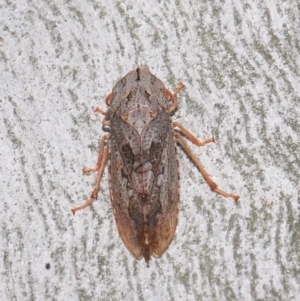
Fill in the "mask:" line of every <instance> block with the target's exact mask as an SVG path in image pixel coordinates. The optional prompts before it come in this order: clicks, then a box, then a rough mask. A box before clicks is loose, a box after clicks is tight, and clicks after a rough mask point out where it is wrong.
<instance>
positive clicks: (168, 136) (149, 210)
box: [110, 112, 179, 259]
mask: <svg viewBox="0 0 300 301" xmlns="http://www.w3.org/2000/svg"><path fill="white" fill-rule="evenodd" d="M111 131H112V132H111V168H110V177H111V179H110V183H111V199H112V204H113V209H114V216H115V219H116V223H117V227H118V231H119V234H120V236H121V238H122V240H123V242H124V244H125V245H126V247H127V248H128V250H129V251H130V252H131V253H132V255H133V256H134V257H136V258H138V259H140V258H141V257H142V256H144V257H145V258H146V256H147V255H145V254H147V253H149V255H150V256H151V255H153V256H155V257H159V256H161V255H162V254H163V253H164V252H165V250H166V249H167V248H168V246H169V245H170V243H171V241H172V239H173V237H174V233H175V229H176V225H177V220H178V202H179V174H178V162H177V156H176V147H175V142H174V137H173V132H172V126H171V122H170V118H169V115H168V113H165V112H162V113H159V114H158V115H157V116H156V117H155V118H154V119H153V120H152V121H151V122H150V124H148V125H147V127H146V128H145V129H144V130H143V132H142V133H141V135H139V134H138V132H137V131H136V130H135V129H134V128H133V127H131V126H130V125H129V124H127V123H126V122H125V121H123V120H122V119H121V118H120V117H117V116H113V117H112V120H111ZM141 166H146V167H145V168H144V170H143V175H142V176H141V175H140V174H139V168H141ZM145 169H149V170H147V171H146V172H145ZM139 179H142V180H143V181H139ZM140 182H142V184H141V183H140ZM141 185H142V186H141Z"/></svg>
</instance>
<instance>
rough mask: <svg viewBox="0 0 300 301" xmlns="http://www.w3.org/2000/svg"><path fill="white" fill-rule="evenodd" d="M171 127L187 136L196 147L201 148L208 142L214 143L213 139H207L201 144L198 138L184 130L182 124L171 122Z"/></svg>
mask: <svg viewBox="0 0 300 301" xmlns="http://www.w3.org/2000/svg"><path fill="white" fill-rule="evenodd" d="M172 124H173V127H178V128H179V129H180V130H181V131H182V133H183V134H184V135H185V136H187V137H188V138H189V139H190V140H191V141H192V142H193V143H194V144H196V145H197V146H203V145H205V144H207V143H210V142H216V141H215V138H214V137H211V138H208V139H206V140H204V141H203V142H201V141H200V140H199V139H198V138H196V137H195V136H194V135H193V134H192V133H191V132H189V131H188V130H187V129H186V128H184V126H183V125H182V124H180V123H179V122H176V121H175V122H173V123H172Z"/></svg>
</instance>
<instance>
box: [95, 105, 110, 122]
mask: <svg viewBox="0 0 300 301" xmlns="http://www.w3.org/2000/svg"><path fill="white" fill-rule="evenodd" d="M94 112H97V113H101V114H102V115H104V116H105V117H104V119H103V121H102V124H103V125H106V126H109V125H110V121H109V120H108V117H107V113H106V112H105V111H103V110H102V109H100V108H99V107H97V108H96V109H95V110H94Z"/></svg>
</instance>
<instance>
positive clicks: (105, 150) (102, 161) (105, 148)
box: [72, 135, 109, 214]
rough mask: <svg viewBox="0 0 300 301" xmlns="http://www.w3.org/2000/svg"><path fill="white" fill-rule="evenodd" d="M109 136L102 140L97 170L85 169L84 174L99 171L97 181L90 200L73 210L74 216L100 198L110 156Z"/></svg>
mask: <svg viewBox="0 0 300 301" xmlns="http://www.w3.org/2000/svg"><path fill="white" fill-rule="evenodd" d="M108 142H109V135H104V136H103V137H102V139H101V143H100V149H99V155H98V161H97V164H96V167H95V168H84V169H83V173H87V172H91V171H98V176H97V181H96V185H95V188H94V190H93V192H92V194H91V196H90V198H89V199H88V200H87V201H86V202H85V203H84V204H83V205H82V206H79V207H76V208H73V209H72V212H73V214H75V212H76V211H78V210H81V209H84V208H86V207H87V206H89V205H90V204H92V203H93V202H94V200H95V199H96V198H97V196H98V191H99V188H100V183H101V179H102V176H103V172H104V167H105V165H106V162H107V159H108V154H109V144H108Z"/></svg>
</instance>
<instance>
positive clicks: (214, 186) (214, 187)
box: [174, 132, 239, 201]
mask: <svg viewBox="0 0 300 301" xmlns="http://www.w3.org/2000/svg"><path fill="white" fill-rule="evenodd" d="M174 136H175V138H176V140H177V141H179V142H180V143H181V145H182V146H183V148H184V149H185V150H186V152H187V153H188V154H189V156H190V157H191V159H192V161H193V162H194V163H195V164H196V165H197V167H198V169H199V170H200V172H201V173H202V175H203V177H204V179H205V181H206V182H207V184H208V185H209V187H210V189H211V190H213V191H215V192H217V193H218V194H221V195H223V196H225V197H230V198H233V199H234V200H235V201H237V200H238V199H239V196H238V195H236V194H232V193H228V192H226V191H224V190H222V189H220V188H218V185H217V184H216V183H215V182H214V181H213V180H212V179H211V177H210V176H209V174H208V172H207V171H206V170H205V168H204V166H203V165H202V163H201V162H200V161H199V159H198V158H197V156H196V155H195V154H194V153H193V151H192V149H191V148H190V147H189V146H188V144H187V142H186V141H185V140H184V138H183V137H182V136H181V135H180V134H179V133H176V132H175V133H174Z"/></svg>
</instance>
